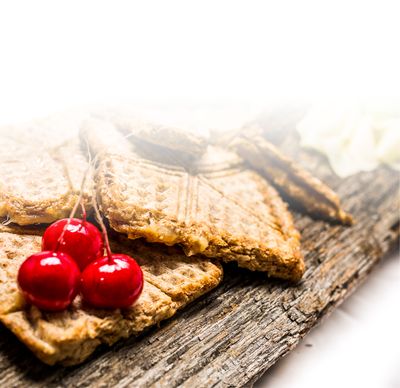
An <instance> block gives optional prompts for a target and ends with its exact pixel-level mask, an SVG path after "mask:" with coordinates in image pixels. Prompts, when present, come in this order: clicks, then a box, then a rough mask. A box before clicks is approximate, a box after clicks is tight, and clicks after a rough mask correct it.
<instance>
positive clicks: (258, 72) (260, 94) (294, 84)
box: [0, 0, 400, 388]
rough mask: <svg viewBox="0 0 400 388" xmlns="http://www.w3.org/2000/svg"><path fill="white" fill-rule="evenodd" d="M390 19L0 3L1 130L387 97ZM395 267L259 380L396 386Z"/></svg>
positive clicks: (343, 13)
mask: <svg viewBox="0 0 400 388" xmlns="http://www.w3.org/2000/svg"><path fill="white" fill-rule="evenodd" d="M399 15H400V13H399V10H398V9H397V2H396V1H393V2H387V1H382V0H380V1H360V2H358V1H357V2H355V1H330V2H327V1H285V0H283V1H276V2H269V1H215V0H214V1H196V2H193V1H141V2H136V1H118V0H117V1H115V0H114V1H101V0H97V1H91V0H79V1H54V0H50V1H42V0H35V1H32V0H30V1H19V0H13V1H1V0H0V124H5V123H12V122H20V121H25V120H29V119H31V118H34V117H40V116H44V115H47V114H50V113H53V112H57V111H60V110H65V109H69V108H72V107H80V106H85V105H90V106H91V105H93V104H94V105H98V104H113V105H116V104H119V103H121V102H124V103H130V102H135V103H153V102H157V103H159V102H162V103H170V102H173V103H175V104H188V103H189V104H191V103H196V102H199V101H200V102H205V103H207V104H210V103H211V104H215V103H216V104H219V103H234V104H239V105H242V106H257V107H259V106H268V105H269V104H271V103H275V102H276V101H278V100H280V99H288V98H289V99H291V100H293V99H295V100H302V99H308V100H320V99H324V98H327V97H335V98H336V99H359V98H363V99H365V98H371V97H373V98H375V99H376V98H379V97H381V96H382V97H383V96H385V97H392V98H396V97H399V96H400V93H399V90H400V74H399V73H400V59H399V51H400V50H399V37H400V30H399V26H400V20H399ZM250 110H251V109H250ZM250 110H249V111H250ZM229 119H232V118H231V117H227V118H226V120H229ZM203 120H204V117H203ZM200 121H201V120H200ZM216 125H222V124H221V122H218V124H216ZM393 263H394V261H393V262H392V264H391V266H388V267H387V268H390V269H389V270H387V271H386V272H385V270H382V271H381V273H383V275H381V276H382V277H379V276H380V275H376V277H375V278H374V281H371V282H370V283H368V285H367V286H366V287H371V289H373V290H374V292H372V291H371V292H369V293H368V292H367V293H364V294H362V293H361V292H360V293H359V294H358V296H357V294H356V295H354V297H353V300H357V298H359V299H360V298H362V300H361V302H360V303H361V304H362V305H363V308H362V309H360V303H358V304H357V302H355V303H353V304H346V305H345V306H344V307H343V308H342V309H341V310H339V311H338V312H337V313H335V315H334V316H333V317H332V318H331V319H330V320H329V321H327V322H326V323H325V324H324V326H322V327H325V328H326V327H328V329H326V330H325V331H324V330H322V331H319V329H317V330H318V331H317V330H315V332H314V334H312V336H310V337H309V338H308V339H306V343H308V342H312V343H313V347H312V348H308V347H304V348H303V347H300V348H299V350H296V351H295V352H294V353H293V356H289V357H288V358H287V359H286V360H283V361H282V362H281V363H280V365H278V366H277V367H275V368H274V369H273V371H271V373H270V377H269V379H268V377H266V378H265V382H267V383H269V385H270V386H276V387H285V386H290V387H292V386H307V387H308V388H311V387H320V386H321V382H324V385H323V386H324V387H326V386H327V385H326V382H331V383H332V384H331V386H336V383H339V381H340V382H341V386H344V387H346V386H363V387H369V386H370V387H377V386H383V387H385V386H389V385H385V384H389V382H392V383H393V380H390V379H391V378H392V376H391V375H389V372H390V373H392V371H393V368H392V364H393V362H394V360H395V359H396V358H395V357H396V355H398V351H397V349H398V335H397V333H396V332H397V331H398V324H399V319H398V318H399V315H398V305H399V303H398V296H399V292H398V291H399V289H398V287H396V286H397V283H398V276H397V277H396V278H394V276H395V275H394V274H393V273H392V272H393V271H397V275H398V268H395V265H397V263H396V264H393ZM353 307H354V308H353ZM393 311H394V312H393ZM390 314H392V315H390ZM393 314H394V315H393ZM381 330H384V331H383V332H382V331H381ZM378 332H379V338H384V339H385V340H384V341H377V340H376V338H378V337H377V333H378ZM324 333H325V334H324ZM396 337H397V338H396ZM396 340H397V341H396ZM396 351H397V353H396ZM377 355H378V359H377V358H376V357H377ZM290 357H291V360H292V361H290ZM374 357H375V358H374ZM379 357H380V358H379ZM293 360H294V361H293ZM288 365H289V366H288ZM299 366H301V368H300V367H299ZM386 366H387V368H386ZM391 368H392V369H391ZM338 376H339V377H338ZM362 376H365V378H362V379H361V377H362ZM367 377H368V378H367ZM359 378H360V380H358V379H359ZM393 378H394V377H393ZM334 382H336V383H334ZM349 382H351V385H350V384H347V383H349ZM357 383H360V384H357ZM361 383H362V384H361ZM397 383H398V380H397ZM393 384H394V383H393ZM328 385H329V384H328Z"/></svg>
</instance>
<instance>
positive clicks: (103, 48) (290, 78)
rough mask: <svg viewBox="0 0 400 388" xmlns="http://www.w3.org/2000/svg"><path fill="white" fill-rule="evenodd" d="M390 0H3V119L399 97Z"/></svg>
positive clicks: (394, 5)
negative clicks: (157, 106) (135, 106)
mask: <svg viewBox="0 0 400 388" xmlns="http://www.w3.org/2000/svg"><path fill="white" fill-rule="evenodd" d="M399 32H400V24H399V10H398V2H397V1H392V2H389V1H384V0H379V1H368V0H364V1H351V0H350V1H349V0H346V1H341V0H337V1H287V0H281V1H251V0H249V1H234V0H231V1H218V0H216V1H207V0H204V1H196V2H194V1H187V0H186V1H174V0H172V1H171V0H169V1H152V0H147V1H132V0H128V1H119V0H113V1H102V0H96V1H92V0H84V1H83V0H70V1H54V0H48V1H47V0H46V1H44V0H35V1H30V0H28V1H20V0H13V1H7V0H4V1H2V0H0V70H1V71H0V123H5V122H10V121H18V120H23V119H25V118H26V119H29V118H32V117H33V116H41V115H46V114H48V113H50V112H53V111H58V110H64V109H66V108H69V107H73V106H81V105H82V104H93V103H106V104H108V103H118V102H120V101H140V102H143V101H144V100H149V101H154V100H158V101H171V100H173V101H178V102H187V101H191V100H195V101H199V100H202V101H206V102H215V101H226V100H235V101H247V102H248V101H249V100H251V101H256V102H260V101H261V102H264V101H265V103H266V104H268V103H269V101H270V100H271V99H278V98H288V97H290V98H300V99H301V98H305V97H308V98H313V99H320V98H322V97H327V96H330V97H332V96H335V97H337V98H340V99H343V98H356V97H362V98H366V97H370V96H373V97H377V96H397V97H398V96H399V93H398V91H399V89H400V88H399V87H400V76H399V69H400V56H399V36H400V33H399Z"/></svg>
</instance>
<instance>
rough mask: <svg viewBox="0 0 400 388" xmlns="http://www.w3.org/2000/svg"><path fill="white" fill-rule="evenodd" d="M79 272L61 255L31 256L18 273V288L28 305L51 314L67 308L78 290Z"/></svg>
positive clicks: (71, 262) (72, 263) (55, 253)
mask: <svg viewBox="0 0 400 388" xmlns="http://www.w3.org/2000/svg"><path fill="white" fill-rule="evenodd" d="M80 274H81V273H80V271H79V268H78V266H77V264H76V263H75V261H74V260H72V258H71V257H70V256H68V255H67V254H65V253H62V252H50V251H45V252H40V253H35V254H34V255H32V256H29V257H28V258H27V259H26V260H25V261H24V262H23V263H22V265H21V267H20V268H19V272H18V284H19V286H20V288H21V290H22V293H23V294H24V296H25V299H26V300H27V302H28V303H31V304H33V305H35V306H37V307H39V308H40V309H43V310H48V311H60V310H63V309H65V308H66V307H68V306H69V305H70V304H71V302H72V301H73V299H74V298H75V296H76V294H77V293H78V290H79V280H80Z"/></svg>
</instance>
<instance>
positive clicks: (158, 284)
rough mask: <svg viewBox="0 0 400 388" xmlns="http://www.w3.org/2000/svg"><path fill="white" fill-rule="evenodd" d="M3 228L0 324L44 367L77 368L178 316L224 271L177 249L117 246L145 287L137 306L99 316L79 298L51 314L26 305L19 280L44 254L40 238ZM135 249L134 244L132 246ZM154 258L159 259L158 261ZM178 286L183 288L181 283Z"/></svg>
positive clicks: (0, 229)
mask: <svg viewBox="0 0 400 388" xmlns="http://www.w3.org/2000/svg"><path fill="white" fill-rule="evenodd" d="M12 230H13V228H12V227H8V228H4V227H0V264H1V266H0V320H1V321H2V322H3V323H4V324H5V325H6V326H7V327H8V328H9V329H11V330H12V331H13V332H14V334H15V335H17V337H18V338H19V339H20V340H21V341H22V342H24V343H25V344H26V345H27V346H28V347H29V348H30V349H31V350H32V351H33V352H34V353H35V354H36V356H37V357H39V358H40V359H41V360H42V361H43V362H45V363H47V364H51V365H52V364H55V363H62V364H64V365H74V364H78V363H80V362H82V361H83V360H84V359H86V358H87V357H88V356H89V355H90V354H91V353H92V352H93V351H94V349H95V348H96V347H97V346H98V345H100V344H101V343H106V344H108V345H111V344H113V343H114V342H116V341H117V340H119V339H121V338H126V337H128V336H130V335H135V334H138V333H140V332H142V331H143V330H145V329H146V328H148V327H150V326H152V325H154V324H156V323H158V322H160V321H162V320H164V319H167V318H169V317H171V316H172V315H174V314H175V313H176V311H177V310H178V309H180V308H182V307H184V306H185V305H186V304H187V303H189V302H191V301H192V300H194V299H195V298H197V297H199V296H200V295H203V294H204V293H206V292H208V291H210V290H211V289H212V288H214V287H215V286H217V285H218V284H219V282H220V281H221V279H222V269H221V267H220V266H219V265H218V264H213V263H212V262H211V261H210V260H208V259H200V258H193V259H192V258H191V260H190V262H189V260H188V258H187V257H186V256H185V255H183V254H182V253H180V252H179V250H177V249H172V250H171V251H170V252H166V251H165V250H164V248H163V247H161V246H151V247H149V246H145V245H143V244H140V242H135V244H134V247H132V248H130V247H129V245H131V244H128V245H127V244H125V243H124V241H119V242H115V241H114V242H113V248H114V249H115V251H116V252H117V251H118V252H125V253H127V254H129V255H130V256H132V257H135V258H136V259H137V260H138V262H139V263H140V264H141V266H142V270H143V273H144V278H145V284H144V288H143V292H142V294H141V296H140V297H139V299H138V300H137V301H136V303H135V304H134V305H133V306H132V307H131V308H129V309H126V310H119V309H117V310H99V309H94V308H90V307H88V306H85V305H84V304H83V303H82V301H81V300H80V299H79V298H76V300H75V301H74V303H73V305H72V306H71V307H70V308H68V309H67V310H65V311H63V312H58V313H46V312H43V311H40V310H39V309H37V308H36V307H34V306H28V305H26V304H25V302H24V299H23V297H22V295H21V294H20V292H19V290H18V287H17V283H16V275H17V271H18V268H19V266H20V264H21V263H22V262H23V260H24V259H25V258H26V257H27V256H29V255H31V254H32V253H34V252H35V251H38V250H39V249H40V239H41V237H40V235H34V234H32V230H30V231H29V233H30V234H23V232H24V231H23V229H22V228H16V229H15V231H16V232H17V233H12V232H11V231H12ZM129 243H130V242H129ZM153 256H154V257H153ZM177 281H179V283H178V282H177Z"/></svg>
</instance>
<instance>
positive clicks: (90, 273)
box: [81, 254, 143, 309]
mask: <svg viewBox="0 0 400 388" xmlns="http://www.w3.org/2000/svg"><path fill="white" fill-rule="evenodd" d="M142 289H143V273H142V269H141V268H140V266H139V265H138V264H137V263H136V261H135V260H134V259H132V258H131V257H129V256H127V255H123V254H112V255H111V257H110V258H109V257H108V256H105V257H103V258H102V259H100V260H96V261H94V262H93V263H91V264H89V265H88V266H87V267H86V269H85V270H84V271H83V273H82V281H81V291H82V296H83V299H84V300H85V301H86V302H87V303H89V304H90V305H92V306H94V307H98V308H107V309H108V308H127V307H129V306H131V305H132V304H133V302H135V301H136V299H137V298H138V297H139V295H140V294H141V292H142Z"/></svg>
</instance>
